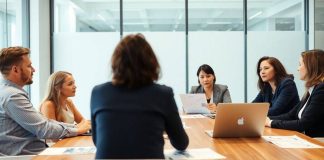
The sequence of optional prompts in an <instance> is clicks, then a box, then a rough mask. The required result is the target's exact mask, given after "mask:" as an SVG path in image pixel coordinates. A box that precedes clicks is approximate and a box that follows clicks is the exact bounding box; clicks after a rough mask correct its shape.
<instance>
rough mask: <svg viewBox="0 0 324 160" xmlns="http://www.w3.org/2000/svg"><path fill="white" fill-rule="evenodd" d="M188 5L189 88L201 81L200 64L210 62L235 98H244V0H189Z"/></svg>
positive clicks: (217, 75)
mask: <svg viewBox="0 0 324 160" xmlns="http://www.w3.org/2000/svg"><path fill="white" fill-rule="evenodd" d="M188 7H189V8H188V9H189V15H188V18H189V26H188V27H189V35H188V54H189V56H188V57H189V62H188V63H189V66H188V67H189V68H188V71H189V73H188V77H189V90H190V89H191V86H198V85H199V83H198V82H197V79H198V78H197V75H196V72H197V69H198V67H199V66H200V65H202V64H209V65H210V66H211V67H212V68H213V69H214V72H215V75H216V83H217V84H223V85H227V86H228V89H229V91H230V94H231V98H232V101H233V102H242V101H244V81H243V79H244V67H243V66H244V54H243V53H244V45H243V44H244V38H243V35H244V34H243V23H242V22H243V1H207V0H204V1H199V0H189V1H188ZM229 73H232V74H229Z"/></svg>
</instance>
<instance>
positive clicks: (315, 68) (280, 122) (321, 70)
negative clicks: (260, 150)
mask: <svg viewBox="0 0 324 160" xmlns="http://www.w3.org/2000/svg"><path fill="white" fill-rule="evenodd" d="M298 71H299V75H300V79H301V80H303V81H305V87H306V89H307V90H306V93H305V95H304V96H303V98H302V100H301V102H300V103H298V105H297V106H296V107H294V108H293V109H292V110H291V111H290V112H288V113H285V114H282V115H279V116H270V117H269V118H267V121H266V124H265V125H266V126H268V127H272V128H281V129H288V130H295V131H299V132H302V133H305V134H306V135H308V136H311V137H324V125H323V122H324V51H323V50H310V51H305V52H303V53H302V54H301V58H300V60H299V67H298Z"/></svg>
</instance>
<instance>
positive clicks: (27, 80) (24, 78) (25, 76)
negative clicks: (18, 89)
mask: <svg viewBox="0 0 324 160" xmlns="http://www.w3.org/2000/svg"><path fill="white" fill-rule="evenodd" d="M20 77H21V79H20V80H21V81H22V82H24V83H25V85H29V84H32V83H33V80H32V79H29V78H28V76H27V75H26V74H25V73H24V72H23V70H22V69H21V75H20Z"/></svg>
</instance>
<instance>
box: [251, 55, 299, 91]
mask: <svg viewBox="0 0 324 160" xmlns="http://www.w3.org/2000/svg"><path fill="white" fill-rule="evenodd" d="M263 61H268V63H269V64H270V65H271V66H272V67H273V69H274V72H275V77H274V79H275V85H276V86H277V85H278V84H279V83H280V82H281V81H282V80H283V79H284V78H286V77H290V78H292V79H293V78H294V76H293V75H292V74H288V73H287V71H286V69H285V67H284V66H283V65H282V63H281V62H280V61H279V60H278V59H277V58H275V57H268V56H264V57H262V58H260V59H259V61H258V64H257V75H258V77H259V80H258V88H259V89H260V90H261V92H264V89H265V86H267V85H270V84H269V83H268V82H263V81H262V79H261V76H260V64H261V62H263Z"/></svg>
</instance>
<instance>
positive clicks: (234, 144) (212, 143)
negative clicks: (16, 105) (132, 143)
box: [34, 118, 324, 160]
mask: <svg viewBox="0 0 324 160" xmlns="http://www.w3.org/2000/svg"><path fill="white" fill-rule="evenodd" d="M183 122H184V123H185V126H186V132H187V134H188V136H189V139H190V143H189V147H188V148H210V149H212V150H214V151H215V152H217V153H220V154H222V155H223V156H225V157H226V159H229V160H237V159H242V160H250V159H255V160H258V159H270V160H275V159H284V160H297V159H303V160H305V159H309V160H324V148H316V149H285V148H279V147H277V146H276V145H274V144H272V143H269V142H267V141H265V140H264V139H262V138H210V137H209V136H208V135H207V134H206V133H205V132H204V131H205V130H211V129H212V128H213V123H214V121H213V119H210V118H185V119H183ZM263 135H272V136H276V135H282V136H288V135H297V136H299V137H301V138H303V139H306V140H308V141H310V142H312V143H315V144H318V145H322V146H324V143H321V142H319V141H317V140H314V139H312V138H310V137H308V136H306V135H304V134H301V133H298V132H295V131H289V130H281V129H272V128H267V127H266V128H265V130H264V134H263ZM87 146H94V144H93V142H92V139H91V136H78V137H73V138H66V139H63V140H61V141H59V142H57V143H56V144H55V145H53V146H52V147H87ZM165 148H166V149H171V148H172V146H171V145H170V143H169V141H168V140H167V139H166V141H165ZM34 159H36V160H38V159H42V160H44V159H64V160H80V159H94V154H86V155H60V156H36V157H35V158H34Z"/></svg>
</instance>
